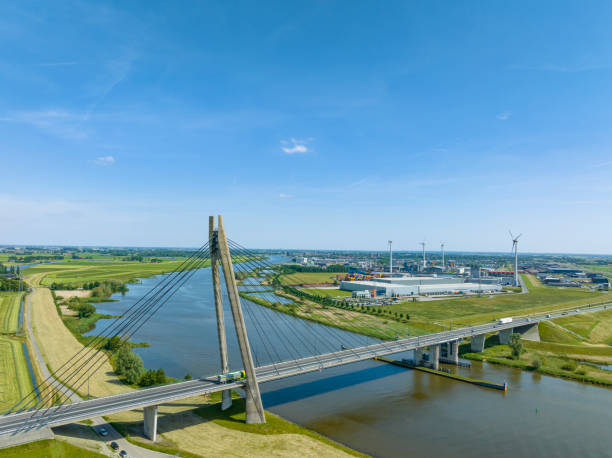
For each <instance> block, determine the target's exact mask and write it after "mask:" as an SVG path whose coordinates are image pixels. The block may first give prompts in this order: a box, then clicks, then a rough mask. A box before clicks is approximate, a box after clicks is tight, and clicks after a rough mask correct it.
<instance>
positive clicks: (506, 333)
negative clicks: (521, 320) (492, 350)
mask: <svg viewBox="0 0 612 458" xmlns="http://www.w3.org/2000/svg"><path fill="white" fill-rule="evenodd" d="M513 332H514V329H512V328H510V329H502V330H501V331H499V333H498V334H497V335H498V337H499V343H500V344H502V345H508V344H509V343H510V334H512V333H513Z"/></svg>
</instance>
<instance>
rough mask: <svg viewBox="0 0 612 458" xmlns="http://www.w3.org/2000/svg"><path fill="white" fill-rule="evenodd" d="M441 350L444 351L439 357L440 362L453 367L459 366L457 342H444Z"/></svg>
mask: <svg viewBox="0 0 612 458" xmlns="http://www.w3.org/2000/svg"><path fill="white" fill-rule="evenodd" d="M442 349H443V350H446V351H445V352H443V353H444V354H442V355H441V356H440V361H441V362H443V363H447V364H454V365H455V366H456V365H458V364H459V341H458V340H454V341H451V342H446V343H444V344H442Z"/></svg>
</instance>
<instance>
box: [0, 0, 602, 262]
mask: <svg viewBox="0 0 612 458" xmlns="http://www.w3.org/2000/svg"><path fill="white" fill-rule="evenodd" d="M11 3H12V4H11ZM610 23H612V3H610V2H586V3H585V2H563V1H551V2H544V1H541V2H528V1H525V2H520V1H519V2H505V1H490V2H453V1H449V2H442V1H437V2H429V1H401V2H391V1H387V2H373V1H367V2H366V1H357V2H355V1H351V2H348V1H345V2H334V1H320V2H317V1H310V2H281V1H279V2H271V1H269V2H255V1H252V2H200V1H198V2H195V1H194V2H187V1H185V2H152V1H146V2H145V1H142V2H128V1H121V2H101V1H98V2H80V1H77V2H59V3H54V4H53V5H52V6H51V3H48V2H29V1H20V2H2V3H0V42H2V43H3V46H2V47H1V48H0V159H1V164H2V174H1V177H2V187H1V188H0V227H1V228H2V230H1V231H0V243H7V244H9V243H16V244H25V243H28V244H87V245H98V244H111V245H146V246H151V245H161V246H168V245H171V246H195V245H199V244H200V242H202V241H203V240H205V239H206V238H207V230H208V218H207V217H208V215H209V214H217V213H222V214H223V215H224V217H225V220H226V226H227V229H228V231H229V236H230V237H231V238H232V239H234V240H236V241H239V242H241V243H242V244H244V245H247V246H250V247H270V248H271V247H285V248H338V249H385V247H386V241H387V240H388V239H393V240H394V246H395V247H397V249H407V250H412V249H418V242H419V241H420V240H422V239H423V238H424V237H425V239H426V240H428V242H429V243H430V244H432V245H438V243H439V241H440V240H444V241H445V242H446V246H447V249H449V250H472V251H509V249H510V245H511V244H510V240H509V236H508V229H509V228H511V229H512V230H513V231H515V232H523V233H524V234H525V235H524V236H523V238H522V239H521V247H520V248H521V249H522V250H525V251H535V252H587V253H588V252H590V253H612V238H611V237H610V228H611V227H612V212H611V211H610V208H611V207H612V205H611V204H612V181H611V177H612V150H611V145H612V129H611V128H610V127H611V125H612V123H611V121H612V28H611V27H610V26H609V25H610Z"/></svg>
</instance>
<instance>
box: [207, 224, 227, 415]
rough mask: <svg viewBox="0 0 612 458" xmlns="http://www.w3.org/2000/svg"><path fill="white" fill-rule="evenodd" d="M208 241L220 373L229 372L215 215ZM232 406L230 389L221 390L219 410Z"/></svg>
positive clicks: (210, 226) (210, 225)
mask: <svg viewBox="0 0 612 458" xmlns="http://www.w3.org/2000/svg"><path fill="white" fill-rule="evenodd" d="M208 227H209V231H208V236H209V240H208V241H209V243H208V246H209V247H210V270H211V272H212V280H213V290H214V296H215V312H216V314H217V336H218V338H219V356H220V357H221V373H222V374H226V373H228V372H229V363H228V358H227V338H226V335H225V318H224V315H223V298H222V295H221V280H220V276H219V263H220V257H221V255H220V253H219V246H218V245H219V244H218V236H217V231H216V230H215V217H214V216H211V217H210V218H209V224H208ZM231 406H232V390H224V391H222V392H221V410H227V409H229V408H230V407H231Z"/></svg>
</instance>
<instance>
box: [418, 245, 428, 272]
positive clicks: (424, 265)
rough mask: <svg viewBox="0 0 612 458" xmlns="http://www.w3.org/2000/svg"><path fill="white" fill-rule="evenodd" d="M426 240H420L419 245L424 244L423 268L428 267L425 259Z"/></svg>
mask: <svg viewBox="0 0 612 458" xmlns="http://www.w3.org/2000/svg"><path fill="white" fill-rule="evenodd" d="M425 243H426V242H425V240H423V241H422V242H419V245H422V246H423V269H425V267H427V261H426V260H425Z"/></svg>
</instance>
